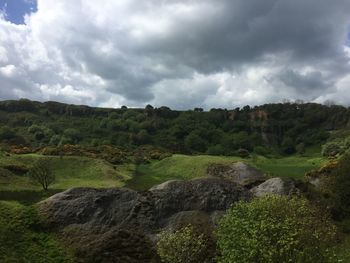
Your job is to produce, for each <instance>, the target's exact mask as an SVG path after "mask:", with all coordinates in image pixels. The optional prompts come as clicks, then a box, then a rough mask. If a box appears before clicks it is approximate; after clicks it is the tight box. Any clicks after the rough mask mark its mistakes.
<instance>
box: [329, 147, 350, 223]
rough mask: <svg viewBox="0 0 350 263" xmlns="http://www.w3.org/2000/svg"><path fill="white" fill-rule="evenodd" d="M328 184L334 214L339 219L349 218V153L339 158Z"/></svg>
mask: <svg viewBox="0 0 350 263" xmlns="http://www.w3.org/2000/svg"><path fill="white" fill-rule="evenodd" d="M329 186H330V189H331V191H330V192H331V197H330V198H331V203H332V207H333V214H334V216H335V217H336V218H337V219H339V220H343V219H345V218H350V153H347V154H345V155H344V156H343V157H342V158H341V159H340V161H339V163H338V164H337V166H336V167H335V169H334V170H333V172H332V176H331V178H330V182H329Z"/></svg>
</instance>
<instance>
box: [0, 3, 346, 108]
mask: <svg viewBox="0 0 350 263" xmlns="http://www.w3.org/2000/svg"><path fill="white" fill-rule="evenodd" d="M349 31H350V1H349V0H332V1H329V0H252V1H247V0H142V1H140V0H117V1H115V0H99V1H91V0H59V1H57V0H38V1H34V0H0V99H15V98H29V99H33V100H40V101H46V100H56V101H61V102H68V103H75V104H87V105H93V106H109V107H119V106H121V105H128V106H142V107H143V106H145V105H146V104H149V103H150V104H152V105H155V106H161V105H167V106H170V107H171V108H174V109H189V108H194V107H204V108H207V109H209V108H212V107H222V108H223V107H227V108H233V107H236V106H243V105H246V104H250V105H257V104H261V103H266V102H279V101H282V100H283V99H292V100H295V99H302V100H304V101H315V102H324V101H326V100H333V101H335V102H336V103H339V104H344V105H350V64H349V61H350V40H349V38H350V34H349Z"/></svg>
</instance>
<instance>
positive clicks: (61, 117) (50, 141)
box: [0, 99, 350, 155]
mask: <svg viewBox="0 0 350 263" xmlns="http://www.w3.org/2000/svg"><path fill="white" fill-rule="evenodd" d="M349 120H350V109H349V108H346V107H343V106H336V105H327V106H326V105H320V104H315V103H279V104H265V105H262V106H256V107H254V108H251V107H250V106H245V107H243V108H236V109H233V110H228V109H210V110H209V111H204V110H203V109H201V108H195V109H193V110H187V111H177V110H171V109H170V108H168V107H159V108H154V107H152V106H151V105H147V106H146V107H145V108H144V109H134V108H133V109H129V108H127V107H125V106H123V107H121V108H119V109H106V108H93V107H88V106H76V105H68V104H63V103H58V102H53V101H50V102H44V103H41V102H35V101H29V100H26V99H21V100H17V101H2V102H0V122H1V127H0V140H1V142H2V143H4V144H7V145H11V144H13V145H17V146H18V145H22V146H30V147H34V148H35V147H36V148H39V147H43V146H47V145H51V146H60V145H67V144H79V145H85V146H99V145H115V146H119V147H124V148H127V149H130V148H135V147H137V146H140V145H154V146H157V147H161V148H163V149H166V150H168V151H171V152H174V153H192V154H193V153H207V154H212V155H236V154H240V153H241V154H246V153H247V152H253V151H254V152H256V153H257V154H262V155H267V154H270V153H277V154H293V153H295V152H299V153H302V152H303V151H304V150H305V147H308V146H312V145H316V144H322V143H323V142H325V141H326V140H327V138H328V137H329V136H330V134H331V133H332V132H333V131H335V130H339V129H344V128H347V127H348V126H350V123H349Z"/></svg>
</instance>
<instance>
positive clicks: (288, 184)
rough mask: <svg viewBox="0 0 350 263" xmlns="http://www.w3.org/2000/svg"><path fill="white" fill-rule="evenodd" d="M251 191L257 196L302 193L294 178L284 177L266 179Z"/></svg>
mask: <svg viewBox="0 0 350 263" xmlns="http://www.w3.org/2000/svg"><path fill="white" fill-rule="evenodd" d="M250 192H251V193H252V194H253V195H254V196H255V197H262V196H266V195H270V194H275V195H293V194H300V190H299V188H297V186H296V182H295V181H294V180H293V179H282V178H280V177H275V178H271V179H268V180H266V181H265V182H264V183H262V184H260V185H258V186H256V187H254V188H252V189H251V190H250Z"/></svg>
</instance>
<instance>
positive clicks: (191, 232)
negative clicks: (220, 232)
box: [157, 225, 207, 263]
mask: <svg viewBox="0 0 350 263" xmlns="http://www.w3.org/2000/svg"><path fill="white" fill-rule="evenodd" d="M206 246H207V245H206V239H205V237H204V234H199V233H198V232H197V231H195V229H194V227H193V226H191V225H188V226H186V227H184V228H181V229H179V230H177V231H175V232H173V233H172V232H166V231H164V232H162V233H161V234H160V235H159V241H158V243H157V252H158V255H159V256H160V258H161V260H162V262H164V263H184V262H186V263H198V262H205V261H206V259H205V255H206Z"/></svg>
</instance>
